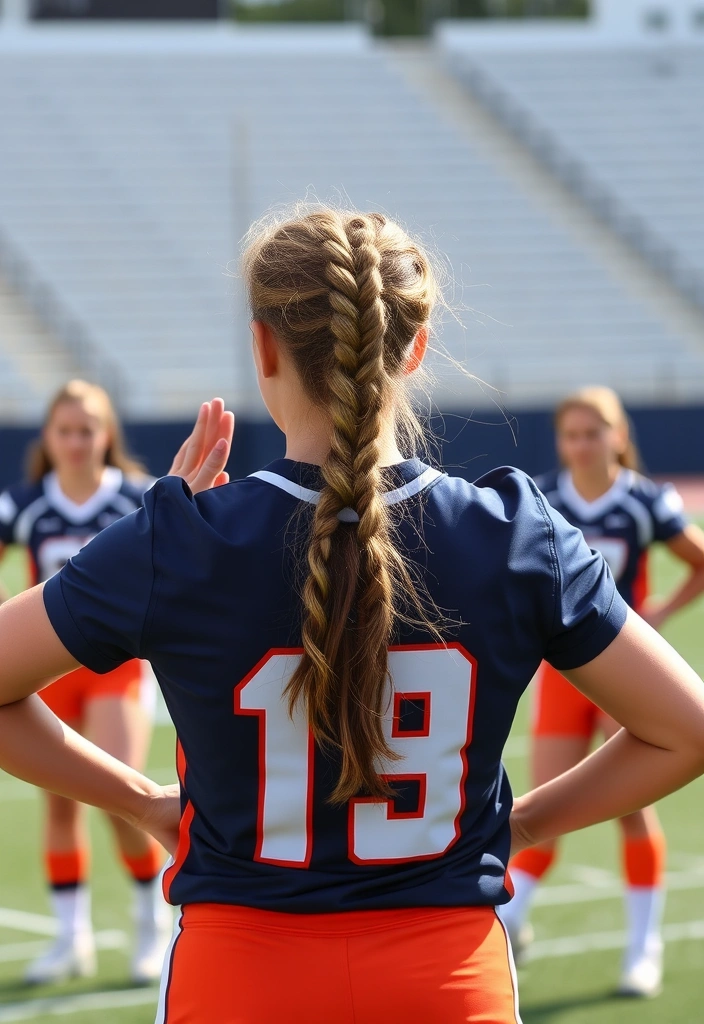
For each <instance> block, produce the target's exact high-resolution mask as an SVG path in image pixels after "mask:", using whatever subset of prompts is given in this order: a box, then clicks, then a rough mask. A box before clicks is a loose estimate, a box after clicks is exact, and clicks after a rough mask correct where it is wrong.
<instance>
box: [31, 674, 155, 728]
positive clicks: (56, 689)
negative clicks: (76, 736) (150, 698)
mask: <svg viewBox="0 0 704 1024" xmlns="http://www.w3.org/2000/svg"><path fill="white" fill-rule="evenodd" d="M141 689H142V663H141V661H138V660H137V659H133V660H132V661H126V662H125V664H124V665H120V667H119V668H116V669H114V670H113V671H112V672H106V673H105V675H99V674H98V673H97V672H91V671H90V669H87V668H77V669H76V671H75V672H69V673H68V675H65V676H62V678H61V679H57V680H56V682H55V683H51V685H50V686H47V687H45V688H44V689H43V690H40V691H39V696H40V697H41V698H42V700H43V701H44V703H45V704H46V705H47V707H49V708H51V710H52V711H53V712H54V714H55V715H57V716H58V717H59V718H60V719H61V720H62V722H80V721H81V719H82V718H83V712H84V710H85V706H86V703H87V702H88V701H89V700H95V699H96V698H97V697H124V698H125V699H126V700H139V699H140V695H141Z"/></svg>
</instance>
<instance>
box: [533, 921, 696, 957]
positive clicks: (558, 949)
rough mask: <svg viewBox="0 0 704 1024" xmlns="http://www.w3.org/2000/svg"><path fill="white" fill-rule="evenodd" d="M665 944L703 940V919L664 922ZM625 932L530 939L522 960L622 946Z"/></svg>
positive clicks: (576, 954)
mask: <svg viewBox="0 0 704 1024" xmlns="http://www.w3.org/2000/svg"><path fill="white" fill-rule="evenodd" d="M662 934H663V938H664V940H665V943H668V942H688V941H690V940H694V939H704V921H683V922H682V923H681V924H666V925H665V926H664V928H663V930H662ZM625 946H626V933H625V932H592V933H591V934H587V935H570V936H566V937H564V938H561V939H542V940H539V941H537V942H533V943H532V944H531V946H530V947H529V948H528V949H527V950H526V960H547V959H552V958H553V957H560V956H580V955H581V954H583V953H590V952H598V951H600V950H607V949H624V948H625Z"/></svg>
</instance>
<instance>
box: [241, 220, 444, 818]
mask: <svg viewBox="0 0 704 1024" xmlns="http://www.w3.org/2000/svg"><path fill="white" fill-rule="evenodd" d="M304 253H305V259H304ZM245 272H246V274H247V277H248V281H249V287H250V295H251V297H252V307H253V315H254V317H255V319H261V320H263V321H264V322H266V323H267V324H268V325H269V326H270V327H271V329H272V330H273V331H274V332H275V333H276V335H277V337H279V338H280V339H282V340H284V341H285V342H286V343H288V345H289V348H290V351H291V352H292V354H293V356H294V358H295V359H296V365H297V368H298V370H299V372H300V374H301V378H302V380H303V382H304V384H305V385H306V388H307V391H308V393H309V394H311V396H314V397H315V399H316V400H317V401H318V402H319V403H320V404H321V405H324V407H325V408H326V410H327V412H328V414H329V420H330V450H329V454H328V457H327V459H326V461H325V463H324V465H323V467H322V474H323V479H324V487H323V490H322V492H321V495H320V500H319V502H318V504H317V506H316V508H315V513H314V517H313V522H312V526H311V530H310V536H309V541H308V550H307V568H308V574H307V577H306V579H305V583H304V585H303V590H302V603H303V623H302V639H303V650H304V653H303V656H302V658H301V661H300V664H299V666H298V669H297V671H296V672H295V674H294V676H293V678H292V680H291V682H290V683H289V687H288V691H287V692H288V698H289V704H290V707H291V709H293V707H294V706H295V705H296V704H297V703H298V702H299V700H302V701H303V702H304V705H305V708H306V713H307V716H308V721H309V723H310V727H311V729H312V731H313V734H314V736H315V738H316V740H317V741H318V742H319V743H320V744H322V745H323V746H332V747H334V748H337V749H339V751H340V753H341V760H342V765H341V772H340V777H339V780H338V783H337V787H336V789H335V790H334V792H333V794H332V800H333V802H336V803H342V802H344V801H346V800H347V799H349V798H350V797H351V796H354V795H355V794H356V793H359V792H360V791H364V792H367V793H371V794H372V795H377V796H383V795H388V794H389V792H390V789H389V787H388V785H387V783H386V782H385V781H384V780H383V779H382V778H381V777H380V775H379V764H380V762H382V761H387V762H388V761H392V760H395V759H396V755H395V754H394V752H393V751H392V750H391V749H390V748H389V746H388V744H387V742H386V739H385V737H384V733H383V729H382V721H383V716H384V714H385V713H386V711H387V708H388V702H389V698H390V690H389V680H388V647H389V643H390V641H391V637H392V633H393V628H394V622H395V616H396V605H397V603H398V600H397V599H398V595H399V593H400V591H404V592H405V594H408V593H413V584H412V582H411V579H410V577H409V574H408V571H407V570H406V567H405V563H404V561H403V558H402V557H401V555H400V554H399V552H398V551H397V550H396V548H395V546H394V543H393V538H392V531H391V524H390V520H389V511H388V508H387V506H386V505H385V504H384V502H383V500H382V497H381V492H382V485H383V480H382V471H381V469H380V467H379V437H380V435H381V432H382V428H383V426H384V419H385V417H386V416H388V415H389V414H390V411H391V407H392V403H393V402H394V400H395V399H396V400H398V377H399V375H400V370H401V368H402V366H403V364H404V360H405V358H406V356H407V354H408V351H409V347H410V345H411V344H412V342H413V338H414V336H415V333H416V332H417V330H418V329H419V328H420V327H421V326H423V325H424V324H425V323H426V322H427V320H428V317H429V314H430V308H431V307H432V301H433V299H434V283H433V281H432V275H431V274H430V271H429V267H428V264H427V260H425V258H424V256H423V254H422V253H421V252H420V250H418V248H417V247H416V246H414V245H413V243H411V242H410V240H409V239H408V238H407V236H405V235H404V234H403V232H401V231H400V229H399V228H398V227H397V226H396V225H394V224H391V222H389V221H387V220H386V218H384V217H383V216H381V215H380V214H370V215H367V216H362V215H360V214H348V215H344V214H339V213H337V212H335V211H332V210H322V211H319V212H316V213H314V214H309V215H308V216H307V217H305V218H301V219H300V220H298V221H294V222H289V223H285V224H283V225H281V226H279V227H278V228H277V229H276V230H275V231H274V232H271V233H270V234H269V235H268V237H266V238H265V239H264V240H261V241H260V242H259V244H255V245H254V246H253V247H250V250H249V251H248V253H247V256H246V258H245ZM343 509H352V510H354V512H355V513H356V515H357V517H358V521H355V522H350V521H349V517H348V516H346V515H343V517H342V518H341V517H340V513H342V511H343Z"/></svg>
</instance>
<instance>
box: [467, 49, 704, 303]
mask: <svg viewBox="0 0 704 1024" xmlns="http://www.w3.org/2000/svg"><path fill="white" fill-rule="evenodd" d="M499 45H500V44H499ZM450 60H451V66H452V67H453V68H454V70H455V72H456V73H457V74H458V75H459V76H460V78H462V79H463V80H464V81H465V82H466V83H467V84H468V85H469V87H470V88H471V89H472V90H473V91H474V92H475V93H476V94H477V95H480V96H482V97H483V99H484V100H485V101H486V102H487V103H488V104H489V105H490V106H491V107H492V108H493V109H495V110H496V111H497V112H499V113H500V115H501V116H502V117H503V118H505V120H506V122H507V123H511V124H513V125H514V127H515V128H516V130H517V131H519V132H520V134H521V136H522V137H523V138H524V139H526V140H528V141H529V144H530V145H532V147H533V148H534V150H535V152H536V153H537V154H538V155H541V154H542V157H543V159H545V160H546V162H548V163H549V164H550V166H551V167H553V168H554V169H555V170H556V171H557V172H558V173H559V174H560V175H561V176H562V177H563V179H564V180H565V181H567V182H571V183H572V186H573V187H574V188H575V189H576V190H577V191H578V193H579V194H580V195H581V196H582V197H583V198H585V199H586V201H588V202H592V203H593V204H594V207H595V209H599V210H600V211H601V212H602V213H603V214H604V215H605V216H606V217H607V218H610V219H611V221H612V223H613V224H614V226H615V227H616V228H617V229H618V230H621V231H622V232H623V234H624V236H627V235H628V234H629V233H630V236H631V237H632V239H633V241H634V244H636V245H637V246H638V247H639V248H640V249H641V250H642V251H643V252H644V253H646V254H650V255H651V256H652V259H653V260H654V261H657V262H659V264H660V266H661V267H662V268H663V269H664V270H665V271H666V272H668V273H670V274H671V276H672V279H673V281H675V283H677V284H678V286H680V287H682V288H683V290H685V291H686V292H687V293H688V294H690V295H693V296H696V299H697V301H698V302H699V303H700V304H701V305H702V306H703V307H704V196H703V194H702V187H701V180H702V179H701V173H700V172H699V168H700V167H701V164H702V161H703V160H704V55H703V53H702V50H701V48H700V47H690V48H676V47H672V46H668V47H667V48H666V49H665V48H662V49H661V51H660V52H656V51H652V50H648V49H647V48H645V49H644V48H637V49H636V48H634V49H632V50H628V49H623V48H622V49H616V50H598V49H582V50H580V51H578V52H571V53H560V52H559V51H551V52H541V51H538V52H525V53H517V52H511V53H508V52H501V51H500V49H499V50H497V51H496V52H492V51H487V52H481V53H465V54H462V53H461V52H459V51H456V50H455V51H453V52H452V55H451V58H450ZM663 250H664V251H663Z"/></svg>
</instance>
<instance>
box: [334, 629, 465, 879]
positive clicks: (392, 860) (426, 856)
mask: <svg viewBox="0 0 704 1024" xmlns="http://www.w3.org/2000/svg"><path fill="white" fill-rule="evenodd" d="M444 650H453V651H457V652H458V653H459V654H461V655H462V657H463V658H466V660H467V661H468V662H469V663H470V665H471V666H472V676H471V685H470V688H469V712H468V714H467V738H466V740H465V743H464V745H463V746H462V748H461V750H460V756H461V758H462V776H461V778H460V807H459V810H458V812H457V814H456V815H455V835H454V838H453V839H451V840H450V842H449V843H448V844H447V846H446V847H445V849H444V850H440V851H439V852H438V853H423V854H419V855H418V856H416V857H382V858H379V859H378V860H377V859H374V860H371V859H366V858H365V859H364V860H362V859H361V858H359V857H357V856H356V855H355V852H354V808H355V805H356V804H358V803H379V804H386V816H387V818H401V817H404V818H413V817H422V815H417V814H396V813H393V811H394V804H393V799H392V798H381V799H380V798H379V797H369V796H362V797H352V799H351V800H350V802H349V808H348V814H347V856H348V857H349V859H350V860H351V861H352V863H353V864H361V865H364V864H408V863H410V862H411V861H421V860H437V859H438V857H444V856H445V854H446V853H447V851H448V850H450V849H451V848H452V847H453V846H454V845H455V843H456V842H457V840H458V839H459V838H460V836H461V834H462V831H461V828H460V822H461V820H462V815H463V814H464V811H465V807H466V805H467V790H466V782H467V775H468V773H469V762H468V760H467V750H468V749H469V746H470V744H471V742H472V730H473V725H474V705H475V700H476V693H477V659H476V658H474V657H473V656H472V655H471V654H470V653H469V651H467V650H466V649H465V648H464V647H463V646H462V644H460V643H451V644H396V645H395V646H393V647H389V651H390V652H391V651H444ZM404 735H408V733H400V736H404ZM425 777H426V778H427V776H425ZM383 778H384V779H385V780H386V781H387V782H393V781H394V780H395V779H403V778H418V776H417V775H415V776H408V775H406V776H403V775H395V774H388V775H384V776H383Z"/></svg>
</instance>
